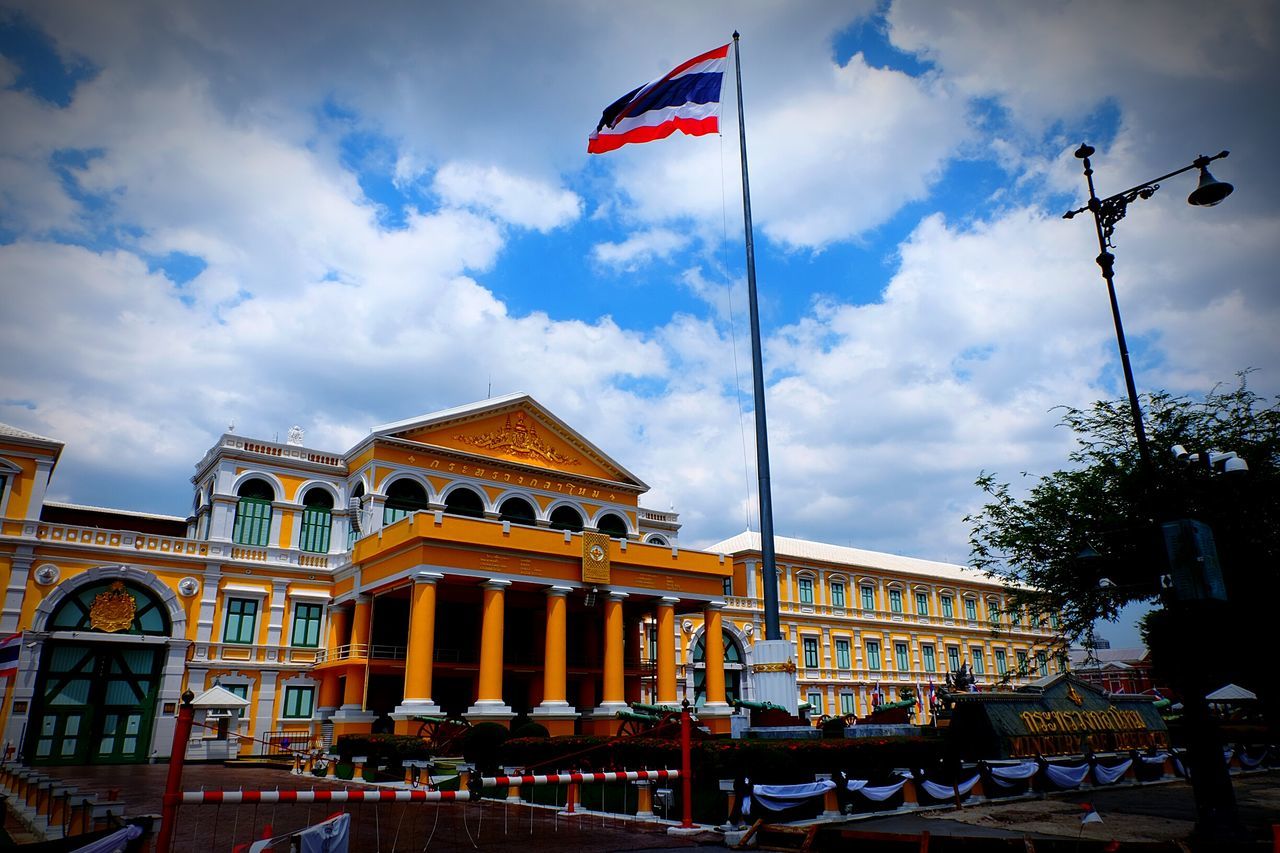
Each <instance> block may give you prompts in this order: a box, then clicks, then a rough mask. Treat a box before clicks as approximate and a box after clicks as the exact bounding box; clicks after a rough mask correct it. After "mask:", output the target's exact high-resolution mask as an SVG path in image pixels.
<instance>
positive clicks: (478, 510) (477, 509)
mask: <svg viewBox="0 0 1280 853" xmlns="http://www.w3.org/2000/svg"><path fill="white" fill-rule="evenodd" d="M444 511H445V512H447V513H449V514H450V515H465V516H467V517H468V518H484V498H482V497H480V496H479V495H478V494H476V492H475V490H474V489H465V488H463V489H454V490H453V491H452V492H450V493H449V494H448V496H447V497H445V499H444Z"/></svg>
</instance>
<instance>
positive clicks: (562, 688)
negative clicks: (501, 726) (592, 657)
mask: <svg viewBox="0 0 1280 853" xmlns="http://www.w3.org/2000/svg"><path fill="white" fill-rule="evenodd" d="M571 591H572V589H571V588H570V587H567V586H553V587H549V588H548V589H547V622H546V630H545V632H544V633H545V635H546V636H545V641H544V646H543V657H542V660H543V669H542V703H541V704H539V705H538V707H536V708H534V709H533V711H532V713H531V714H530V715H529V716H530V717H532V718H533V719H534V720H535V721H536V722H538V723H540V724H542V725H543V726H545V727H546V729H547V731H548V732H549V733H550V734H551V735H552V736H553V737H554V736H556V735H571V734H573V725H574V723H573V721H574V720H575V719H576V718H577V717H578V714H577V712H576V711H575V710H574V708H573V706H572V705H570V704H569V702H568V701H567V696H566V679H565V672H566V668H567V667H566V657H567V654H568V645H567V643H568V601H567V600H566V596H568V594H569V593H570V592H571Z"/></svg>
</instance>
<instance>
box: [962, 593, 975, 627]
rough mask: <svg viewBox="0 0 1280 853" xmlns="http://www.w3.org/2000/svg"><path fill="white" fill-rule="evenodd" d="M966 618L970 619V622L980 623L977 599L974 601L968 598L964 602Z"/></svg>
mask: <svg viewBox="0 0 1280 853" xmlns="http://www.w3.org/2000/svg"><path fill="white" fill-rule="evenodd" d="M964 618H966V619H968V620H969V621H970V622H977V621H978V601H977V599H973V598H966V599H965V600H964Z"/></svg>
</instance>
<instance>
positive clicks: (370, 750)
mask: <svg viewBox="0 0 1280 853" xmlns="http://www.w3.org/2000/svg"><path fill="white" fill-rule="evenodd" d="M334 752H336V753H337V754H338V755H340V756H341V757H342V760H343V761H350V760H351V759H352V758H353V757H354V756H357V755H363V756H366V757H367V758H368V759H369V763H370V764H372V765H374V766H378V765H388V766H392V767H399V766H400V762H402V761H406V760H409V759H425V758H430V757H431V751H430V749H428V748H427V743H426V741H424V740H423V739H422V738H420V737H416V736H414V735H390V734H377V735H343V736H342V737H340V738H338V742H337V743H336V744H334Z"/></svg>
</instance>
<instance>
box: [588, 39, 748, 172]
mask: <svg viewBox="0 0 1280 853" xmlns="http://www.w3.org/2000/svg"><path fill="white" fill-rule="evenodd" d="M728 56H729V45H727V44H726V45H722V46H720V47H717V48H716V49H715V50H709V51H707V52H706V53H704V54H702V55H701V56H695V57H694V58H693V59H690V60H689V61H688V62H684V63H681V64H680V65H677V66H676V67H675V68H673V69H671V71H670V72H668V73H667V74H666V75H665V76H663V77H659V78H658V79H657V80H653V81H651V82H649V83H646V84H644V85H643V86H641V87H639V88H638V89H633V90H632V91H630V92H628V93H627V94H625V95H623V96H622V97H621V98H619V99H618V100H616V101H614V102H613V103H612V104H610V105H609V106H607V107H605V110H604V113H603V114H602V115H601V116H600V124H598V125H597V126H596V131H595V133H593V134H591V138H590V140H589V141H588V142H587V152H588V153H590V154H603V153H605V152H606V151H613V150H614V149H616V148H621V147H622V146H624V145H626V144H627V143H629V142H653V141H654V140H655V139H665V138H667V137H668V136H670V135H671V134H673V133H675V132H676V131H677V130H678V131H680V132H681V133H685V134H688V135H689V136H703V135H705V134H708V133H719V132H720V87H721V84H722V83H723V82H724V65H725V60H726V59H727V58H728Z"/></svg>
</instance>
